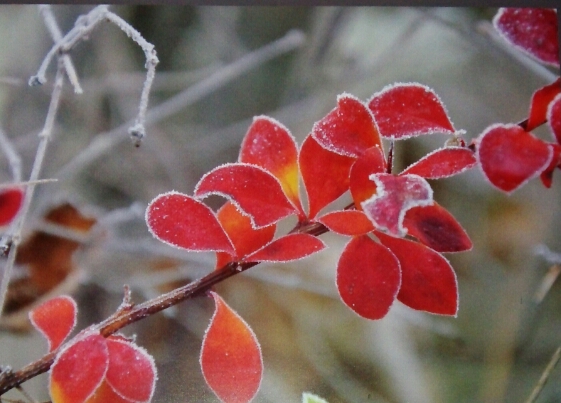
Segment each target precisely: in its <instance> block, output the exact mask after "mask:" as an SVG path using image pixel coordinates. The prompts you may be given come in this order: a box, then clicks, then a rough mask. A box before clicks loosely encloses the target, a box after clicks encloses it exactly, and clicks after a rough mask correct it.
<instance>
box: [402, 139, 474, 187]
mask: <svg viewBox="0 0 561 403" xmlns="http://www.w3.org/2000/svg"><path fill="white" fill-rule="evenodd" d="M475 164H477V159H476V158H475V154H474V153H473V151H471V150H470V149H469V148H465V147H444V148H440V149H438V150H435V151H433V152H431V153H430V154H427V155H425V156H424V157H423V158H421V159H420V160H419V161H417V162H415V163H414V164H412V165H409V166H408V167H407V168H406V169H405V170H404V171H403V172H401V174H400V175H406V174H415V175H419V176H421V177H423V178H425V179H441V178H447V177H449V176H453V175H457V174H459V173H462V172H464V171H466V170H468V169H470V168H472V167H474V166H475Z"/></svg>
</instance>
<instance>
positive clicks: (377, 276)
mask: <svg viewBox="0 0 561 403" xmlns="http://www.w3.org/2000/svg"><path fill="white" fill-rule="evenodd" d="M336 281H337V290H338V291H339V295H340V296H341V299H342V300H343V302H344V303H345V304H346V305H347V306H348V307H349V308H351V309H352V310H353V311H354V312H356V313H357V314H358V315H360V316H362V317H364V318H367V319H381V318H383V317H384V316H386V314H387V313H388V311H389V310H390V307H391V306H392V304H393V302H394V300H395V297H396V295H397V293H398V290H399V286H400V283H401V271H400V268H399V262H398V261H397V259H396V257H395V256H394V255H393V253H391V252H390V250H389V249H388V248H386V247H385V246H383V245H380V244H379V243H377V242H374V241H373V240H372V239H370V238H369V237H368V236H367V235H361V236H358V237H355V238H352V239H351V240H350V241H349V243H347V245H345V248H344V249H343V253H342V254H341V257H340V258H339V262H338V263H337V280H336Z"/></svg>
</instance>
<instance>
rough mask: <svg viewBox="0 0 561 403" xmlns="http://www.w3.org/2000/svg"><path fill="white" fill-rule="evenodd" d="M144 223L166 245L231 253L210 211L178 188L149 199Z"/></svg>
mask: <svg viewBox="0 0 561 403" xmlns="http://www.w3.org/2000/svg"><path fill="white" fill-rule="evenodd" d="M146 224H148V229H149V230H150V232H151V233H152V235H154V237H156V238H157V239H159V240H160V241H162V242H165V243H167V244H168V245H172V246H176V247H179V248H183V249H187V250H189V251H194V252H202V251H215V252H216V251H222V252H228V253H230V254H233V253H234V248H233V247H232V244H231V242H230V240H229V239H228V236H227V235H226V233H225V232H224V230H223V229H222V227H221V226H220V223H219V222H218V220H217V219H216V216H215V215H214V212H213V211H212V210H211V209H210V208H209V207H207V206H206V205H205V204H203V203H202V202H201V201H199V200H197V199H194V198H192V197H190V196H187V195H184V194H181V193H178V192H168V193H164V194H161V195H159V196H158V197H156V198H155V199H154V200H152V201H151V202H150V204H149V205H148V208H147V209H146Z"/></svg>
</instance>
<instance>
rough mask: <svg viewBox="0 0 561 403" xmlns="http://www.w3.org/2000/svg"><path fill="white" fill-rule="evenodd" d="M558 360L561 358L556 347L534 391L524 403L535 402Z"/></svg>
mask: <svg viewBox="0 0 561 403" xmlns="http://www.w3.org/2000/svg"><path fill="white" fill-rule="evenodd" d="M560 358H561V347H557V350H555V352H554V353H553V355H552V356H551V359H550V360H549V363H548V364H547V367H545V370H544V371H543V373H542V376H541V377H540V380H539V381H538V383H537V385H536V386H535V387H534V390H532V394H531V395H530V397H528V399H527V400H526V401H525V402H524V403H534V402H535V401H536V399H537V398H538V396H539V395H540V393H541V391H542V390H543V388H544V386H545V384H546V383H547V380H548V379H549V376H550V375H551V372H552V371H553V369H554V368H555V366H556V365H557V363H558V362H559V359H560Z"/></svg>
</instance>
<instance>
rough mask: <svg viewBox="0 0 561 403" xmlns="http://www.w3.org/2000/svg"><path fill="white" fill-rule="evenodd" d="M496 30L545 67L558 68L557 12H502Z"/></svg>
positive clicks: (496, 21)
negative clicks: (546, 65)
mask: <svg viewBox="0 0 561 403" xmlns="http://www.w3.org/2000/svg"><path fill="white" fill-rule="evenodd" d="M493 25H494V26H495V29H496V30H497V31H498V32H499V33H500V34H501V36H503V37H504V38H505V39H506V40H507V41H508V42H510V43H511V44H512V45H513V46H515V47H516V48H518V49H519V50H521V51H523V52H524V53H526V54H528V55H530V56H532V57H534V58H536V59H537V60H539V61H540V62H542V63H545V64H549V65H552V66H557V67H559V39H558V36H557V35H558V33H557V32H558V26H557V12H556V11H555V10H554V9H549V8H501V9H499V12H498V13H497V14H496V15H495V18H493Z"/></svg>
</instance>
